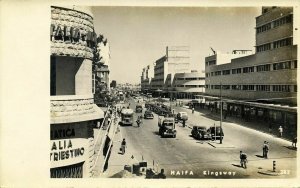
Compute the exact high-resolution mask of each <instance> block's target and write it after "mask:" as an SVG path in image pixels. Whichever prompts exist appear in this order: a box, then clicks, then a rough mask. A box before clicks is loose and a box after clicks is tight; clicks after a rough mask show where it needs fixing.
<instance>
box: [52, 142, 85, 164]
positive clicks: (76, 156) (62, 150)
mask: <svg viewBox="0 0 300 188" xmlns="http://www.w3.org/2000/svg"><path fill="white" fill-rule="evenodd" d="M87 142H88V140H87V139H83V138H76V139H62V140H51V143H50V163H51V168H56V167H60V166H66V165H71V164H76V163H79V162H82V161H85V158H86V157H85V155H86V150H87Z"/></svg>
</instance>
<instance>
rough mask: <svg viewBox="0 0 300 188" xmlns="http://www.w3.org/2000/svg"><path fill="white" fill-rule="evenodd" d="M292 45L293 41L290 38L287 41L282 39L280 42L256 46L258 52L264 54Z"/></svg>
mask: <svg viewBox="0 0 300 188" xmlns="http://www.w3.org/2000/svg"><path fill="white" fill-rule="evenodd" d="M292 44H293V39H292V38H291V37H289V38H285V39H281V40H278V41H274V42H270V43H267V44H262V45H259V46H256V52H263V51H267V50H271V49H276V48H280V47H284V46H290V45H292Z"/></svg>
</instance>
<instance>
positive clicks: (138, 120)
mask: <svg viewBox="0 0 300 188" xmlns="http://www.w3.org/2000/svg"><path fill="white" fill-rule="evenodd" d="M136 124H137V125H138V127H140V124H141V119H140V116H139V117H138V119H137V120H136Z"/></svg>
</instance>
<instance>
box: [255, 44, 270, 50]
mask: <svg viewBox="0 0 300 188" xmlns="http://www.w3.org/2000/svg"><path fill="white" fill-rule="evenodd" d="M270 49H271V43H267V44H263V45H260V46H257V47H256V52H263V51H267V50H270Z"/></svg>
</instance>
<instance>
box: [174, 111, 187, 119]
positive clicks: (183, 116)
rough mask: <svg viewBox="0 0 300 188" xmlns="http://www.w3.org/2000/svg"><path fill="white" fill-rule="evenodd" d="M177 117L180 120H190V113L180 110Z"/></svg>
mask: <svg viewBox="0 0 300 188" xmlns="http://www.w3.org/2000/svg"><path fill="white" fill-rule="evenodd" d="M177 119H178V120H185V121H187V120H188V115H187V113H186V112H179V113H178V114H177Z"/></svg>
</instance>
